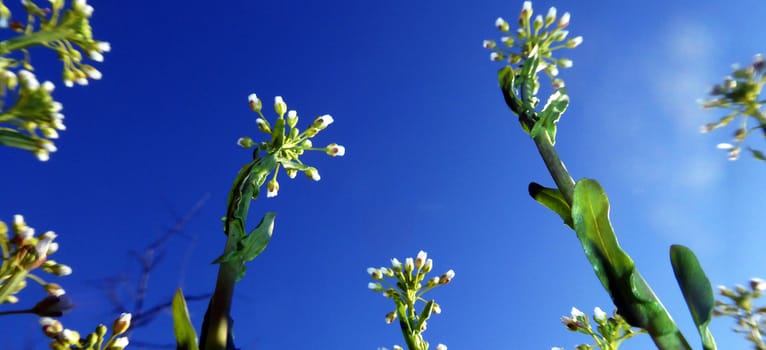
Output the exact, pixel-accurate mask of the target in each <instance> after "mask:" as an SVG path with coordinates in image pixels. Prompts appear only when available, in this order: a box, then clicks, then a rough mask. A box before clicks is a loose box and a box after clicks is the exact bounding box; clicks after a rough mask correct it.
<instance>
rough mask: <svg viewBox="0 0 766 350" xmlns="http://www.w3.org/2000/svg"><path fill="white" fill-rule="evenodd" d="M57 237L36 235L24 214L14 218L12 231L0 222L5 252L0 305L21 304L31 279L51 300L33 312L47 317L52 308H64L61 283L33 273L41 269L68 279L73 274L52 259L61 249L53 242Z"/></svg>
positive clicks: (0, 282) (0, 235)
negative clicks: (48, 280)
mask: <svg viewBox="0 0 766 350" xmlns="http://www.w3.org/2000/svg"><path fill="white" fill-rule="evenodd" d="M56 237H57V235H56V233H55V232H53V231H47V232H45V233H42V234H36V233H35V229H34V228H32V227H31V226H29V225H27V223H26V221H25V220H24V217H23V216H21V215H15V216H14V217H13V224H12V225H11V227H10V229H9V227H8V225H6V224H5V223H4V222H2V221H0V242H2V244H1V245H0V246H1V248H2V253H3V264H2V267H0V304H2V303H16V302H18V301H19V298H18V297H17V296H16V294H18V293H19V292H20V291H21V290H23V289H24V288H25V287H26V285H27V280H32V281H34V282H36V283H38V284H39V285H40V286H41V287H42V288H43V289H45V291H46V292H47V294H48V297H47V298H46V299H43V301H41V302H40V303H38V305H37V306H35V308H33V309H32V310H30V312H32V313H36V314H38V315H41V316H46V314H45V313H46V312H47V311H46V310H51V309H50V308H51V307H53V306H52V305H54V304H55V305H58V306H56V308H61V307H62V306H61V305H63V304H62V301H63V299H64V294H65V293H64V289H63V288H61V286H59V285H58V284H55V283H49V282H46V281H45V280H43V279H42V278H41V277H39V276H36V275H33V274H31V272H32V271H33V270H35V269H38V268H39V269H41V270H42V271H44V272H46V273H49V274H52V275H55V276H67V275H69V274H71V273H72V269H71V268H70V267H69V266H67V265H64V264H59V263H57V262H56V261H54V260H51V259H50V256H51V255H53V254H54V253H56V252H57V251H58V249H59V245H58V243H57V242H54V239H55V238H56ZM54 299H55V300H54ZM60 311H61V312H63V311H66V310H60ZM56 313H60V312H56Z"/></svg>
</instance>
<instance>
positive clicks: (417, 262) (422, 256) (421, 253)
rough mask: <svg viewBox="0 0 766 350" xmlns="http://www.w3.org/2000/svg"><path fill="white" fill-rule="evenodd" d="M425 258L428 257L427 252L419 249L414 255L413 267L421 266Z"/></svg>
mask: <svg viewBox="0 0 766 350" xmlns="http://www.w3.org/2000/svg"><path fill="white" fill-rule="evenodd" d="M426 259H428V253H426V252H424V251H422V250H421V251H419V252H418V255H417V256H416V257H415V267H417V268H421V267H422V266H423V264H425V263H426Z"/></svg>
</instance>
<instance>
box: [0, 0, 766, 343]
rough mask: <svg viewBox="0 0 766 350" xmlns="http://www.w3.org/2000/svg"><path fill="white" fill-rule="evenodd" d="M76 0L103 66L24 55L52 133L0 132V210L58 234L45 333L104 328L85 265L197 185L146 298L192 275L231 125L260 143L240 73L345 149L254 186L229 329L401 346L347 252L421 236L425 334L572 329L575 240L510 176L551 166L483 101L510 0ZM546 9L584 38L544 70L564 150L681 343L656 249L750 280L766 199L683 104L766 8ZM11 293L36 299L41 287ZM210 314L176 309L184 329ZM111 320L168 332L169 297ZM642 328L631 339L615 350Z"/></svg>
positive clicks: (760, 38) (218, 247) (525, 337)
mask: <svg viewBox="0 0 766 350" xmlns="http://www.w3.org/2000/svg"><path fill="white" fill-rule="evenodd" d="M40 3H42V1H40ZM90 3H91V4H92V5H93V6H94V7H95V14H94V18H93V22H92V24H93V26H94V31H95V37H96V38H97V39H100V40H107V41H109V42H111V44H112V52H111V53H109V54H107V55H106V57H105V62H104V63H103V64H99V65H98V68H99V69H100V70H101V71H102V72H103V74H104V78H103V79H102V80H101V81H97V82H93V83H92V84H91V85H90V86H87V87H85V88H82V87H76V88H72V89H66V88H64V87H63V84H61V83H60V81H59V80H57V79H54V78H57V77H58V76H59V75H58V73H57V72H58V69H59V66H58V63H56V62H54V58H53V57H52V56H51V55H50V53H49V52H46V51H43V50H37V51H33V55H34V56H33V57H34V62H35V63H36V64H38V65H40V68H39V72H38V74H40V77H41V79H42V78H43V77H44V75H43V74H44V73H46V72H47V73H48V74H49V75H47V76H48V77H49V79H51V80H54V82H56V83H57V85H59V88H58V89H57V90H56V91H55V94H54V96H55V97H56V98H57V99H58V100H60V101H62V102H63V103H64V113H65V114H66V116H67V119H66V121H67V127H68V128H67V130H66V132H64V133H63V134H62V138H61V139H60V140H59V141H58V142H57V145H58V147H59V151H58V152H57V153H55V154H53V155H52V157H51V160H50V161H49V162H47V163H40V162H38V161H37V160H36V159H35V158H34V157H32V156H31V155H30V154H29V153H27V152H22V151H18V150H13V149H8V148H0V156H1V157H2V159H3V166H2V169H3V170H4V171H2V174H3V175H2V179H3V187H2V191H0V198H2V200H1V201H0V215H1V217H0V219H2V220H4V221H10V220H12V215H13V214H16V213H21V214H24V215H25V217H26V218H27V221H28V222H29V223H30V224H31V225H32V226H34V227H35V228H37V229H38V230H55V231H56V232H57V233H58V234H59V236H60V237H59V239H58V241H59V243H60V245H61V249H60V252H58V253H57V254H56V255H55V256H54V258H55V260H57V261H60V262H63V263H67V264H69V265H71V266H73V268H74V274H73V275H72V276H70V277H68V278H65V279H61V280H60V281H58V282H60V283H61V284H62V285H64V287H65V288H66V289H67V291H68V293H69V294H70V295H71V296H72V298H73V299H74V301H75V303H76V304H77V305H78V308H77V309H75V310H74V311H73V312H72V313H70V314H68V315H66V316H65V317H63V322H64V324H65V326H67V327H70V328H77V329H79V330H81V331H82V332H86V331H88V330H90V329H92V328H93V327H94V326H95V325H96V324H97V323H98V322H111V320H112V319H113V318H114V317H115V316H116V314H115V313H113V310H112V309H111V305H110V304H109V303H108V302H107V301H106V298H105V294H104V293H103V292H102V291H100V290H98V289H97V288H95V287H93V282H94V281H96V282H97V281H99V280H100V279H104V278H107V277H110V276H115V275H119V274H126V275H127V276H128V277H130V278H134V276H136V275H137V273H138V265H137V264H136V263H135V260H133V259H132V258H131V257H130V256H129V254H128V252H129V251H131V250H139V251H140V250H141V249H143V247H144V246H145V245H146V244H148V243H149V242H151V241H152V240H154V239H156V238H157V237H159V236H160V235H161V234H162V233H163V232H164V231H165V230H166V229H167V228H168V227H170V226H172V225H173V223H174V220H175V217H176V216H177V215H178V216H180V215H183V213H185V212H186V211H188V210H189V209H190V208H191V207H193V206H194V204H195V203H196V202H197V201H198V200H199V199H200V198H202V197H203V196H205V195H206V194H209V198H208V200H207V201H206V203H205V205H204V207H203V208H202V209H201V211H200V212H199V214H198V215H197V216H196V217H194V219H193V220H192V221H191V222H190V223H189V224H188V225H187V226H186V228H185V230H184V232H183V234H184V236H183V237H177V238H174V239H173V240H171V241H170V244H169V246H168V249H167V251H166V252H165V255H164V258H163V260H162V262H161V263H160V265H159V267H158V268H157V269H156V270H155V271H154V273H153V274H152V275H151V281H150V288H149V295H148V299H147V302H148V303H149V304H155V303H160V302H163V301H167V300H169V298H170V296H171V295H172V293H173V291H174V289H175V288H177V287H183V288H184V290H185V292H186V293H187V294H200V293H205V292H209V291H211V290H212V287H213V285H214V281H215V273H216V268H215V266H213V265H211V264H210V262H211V261H212V260H213V259H215V258H216V257H217V256H218V255H219V254H220V253H221V251H222V247H223V242H224V235H223V234H222V232H221V222H220V217H221V216H222V215H223V214H224V209H225V202H226V195H227V192H228V190H229V187H230V186H231V183H232V180H233V178H234V176H235V174H236V173H237V171H238V169H239V167H240V166H241V165H243V164H244V163H245V162H247V161H248V159H249V157H250V154H249V152H248V151H243V150H241V149H239V148H238V147H236V145H235V142H236V140H237V138H239V137H240V136H244V135H249V136H259V133H258V132H257V128H256V125H255V123H254V120H255V117H256V115H255V114H254V113H252V112H250V111H249V109H248V106H247V95H248V94H250V93H252V92H255V93H257V94H258V95H259V96H262V97H263V98H264V100H265V105H267V106H271V102H270V101H271V100H272V98H273V96H275V95H281V96H283V97H284V98H285V101H286V102H287V104H288V106H289V107H290V108H291V109H293V108H294V109H297V110H298V113H299V115H303V116H311V117H313V116H315V115H320V114H325V113H329V114H332V115H333V117H334V118H335V123H334V124H333V125H332V126H331V127H330V128H329V129H327V130H326V131H324V132H323V133H322V134H320V135H319V136H318V137H317V139H316V140H317V142H319V143H320V144H324V143H330V142H337V143H340V144H343V145H345V146H346V150H347V152H346V156H345V157H343V158H329V157H326V156H324V155H322V154H320V153H317V154H313V155H309V156H307V157H305V159H306V161H308V162H310V163H312V165H315V166H317V167H318V168H319V171H320V173H321V175H322V180H321V181H320V182H318V183H315V182H313V181H310V180H308V179H306V178H305V177H298V178H297V179H295V180H292V181H288V179H287V178H286V177H284V176H282V177H281V184H282V186H281V190H280V193H279V196H278V197H276V198H274V199H268V200H267V199H265V198H260V199H259V200H257V201H256V202H255V203H254V205H253V207H252V208H253V211H254V212H257V213H258V214H255V215H261V214H262V213H263V212H264V211H266V210H269V211H276V212H277V213H278V217H277V223H276V229H275V234H274V237H273V240H272V243H271V245H269V247H268V248H267V250H266V251H265V252H264V253H263V255H262V256H260V257H259V258H257V259H256V260H255V261H254V262H252V263H251V264H250V265H249V268H248V273H247V275H246V277H245V279H244V281H243V282H242V283H240V284H239V285H238V287H237V291H236V300H235V311H234V314H233V317H234V319H235V322H236V323H235V334H236V340H237V345H238V346H239V347H241V348H243V349H331V348H332V349H376V348H377V347H379V346H386V347H389V348H390V347H391V345H393V344H395V343H398V344H402V340H401V337H400V334H399V330H398V327H397V326H395V325H386V324H385V323H384V315H385V314H386V313H387V312H389V311H391V310H392V308H393V303H392V302H391V301H390V300H387V299H384V298H382V297H381V296H380V295H378V294H376V293H373V292H370V291H369V290H367V282H368V277H367V275H366V273H365V269H366V268H367V267H368V266H381V265H384V264H387V263H388V262H389V259H390V258H392V257H398V258H399V259H400V260H402V259H403V258H405V257H407V256H414V255H415V254H416V253H417V252H418V250H420V249H423V250H426V251H427V252H428V253H429V257H432V258H433V259H434V264H435V265H434V266H435V270H437V271H446V270H447V269H454V270H455V271H456V273H457V276H456V278H455V280H454V281H453V283H452V284H451V285H449V286H448V287H446V288H439V289H437V290H436V291H434V293H433V294H432V295H431V296H432V297H435V298H436V300H437V301H438V302H439V303H440V304H441V305H442V309H443V313H442V314H441V315H438V316H435V317H434V318H432V320H431V321H430V322H429V329H428V331H427V332H426V333H425V336H426V339H427V340H429V341H431V342H432V344H434V345H435V344H437V343H444V344H446V345H448V346H449V348H450V349H549V348H550V347H552V346H563V347H566V348H567V349H572V348H573V347H574V345H575V344H578V343H580V342H583V341H586V340H587V339H586V337H584V336H581V335H574V334H571V333H569V332H568V331H566V330H565V328H564V327H563V325H562V324H561V323H560V321H559V317H560V316H562V315H565V314H568V313H569V309H570V308H571V307H572V306H573V305H574V306H577V307H578V308H580V309H581V310H583V311H586V312H588V313H590V312H591V311H592V310H593V307H594V306H601V307H602V308H604V309H605V310H611V308H612V307H611V303H610V300H609V298H608V296H607V294H606V292H605V291H604V290H603V289H602V288H601V286H600V284H599V282H598V281H597V279H596V277H595V275H594V273H593V272H592V269H591V267H590V265H589V264H588V263H587V260H586V259H585V256H584V254H583V253H582V251H581V249H580V246H579V243H578V242H577V240H576V238H575V235H574V233H573V232H571V231H569V230H568V228H566V227H565V226H564V225H563V224H561V223H560V220H559V219H558V218H557V217H556V216H555V215H554V214H552V213H550V212H548V211H547V210H545V209H544V208H543V207H541V206H539V205H538V204H536V203H535V202H534V201H533V200H531V199H530V198H528V196H527V194H526V189H527V184H528V183H529V182H530V181H538V182H541V183H544V184H549V185H550V184H551V183H552V181H551V180H550V178H549V176H548V175H547V173H546V170H545V168H544V166H543V163H542V161H541V160H540V159H539V156H538V155H537V153H536V151H535V148H534V145H533V143H532V141H531V140H530V139H529V138H528V137H526V136H525V134H523V132H522V131H521V130H520V128H519V127H518V123H517V122H516V117H515V116H514V115H512V114H511V113H510V112H509V111H508V109H507V108H506V106H505V104H504V102H503V99H502V96H501V94H500V91H499V89H498V86H497V81H496V70H497V69H498V68H500V66H499V65H498V64H496V63H493V62H490V61H489V52H487V51H486V50H484V49H483V48H482V47H481V43H482V40H483V39H490V38H494V39H497V38H499V37H500V34H499V33H498V32H497V30H496V29H495V28H494V21H495V18H497V17H498V16H503V17H505V18H507V19H515V18H516V16H517V15H518V11H519V10H520V8H521V3H522V1H494V0H493V1H473V2H463V1H446V2H445V1H428V0H424V1H374V2H373V1H345V2H344V1H323V2H313V3H308V2H306V1H290V0H287V1H271V2H261V1H239V2H237V1H234V2H226V3H221V4H217V3H214V2H209V1H185V2H163V1H159V2H157V1H130V2H124V1H116V2H115V1H95V0H93V1H91V2H90ZM14 5H15V4H14ZM551 5H553V6H556V7H557V8H558V9H559V13H563V12H564V11H569V12H571V14H572V20H571V25H570V29H571V32H572V34H574V35H582V36H584V39H585V40H584V43H583V44H582V45H581V46H580V47H579V48H578V49H576V50H572V51H569V52H567V55H568V57H570V58H571V59H572V60H573V61H574V67H573V68H571V69H568V70H562V72H561V74H562V77H563V78H564V79H566V81H567V85H568V86H569V92H570V96H571V99H572V103H571V107H570V109H569V111H568V112H567V113H566V114H565V115H564V117H563V119H562V121H561V123H560V129H559V138H558V143H557V146H558V148H559V150H560V154H561V156H562V158H563V160H564V162H565V163H566V165H567V167H568V168H569V170H570V171H571V172H572V174H573V175H574V176H575V177H578V178H579V177H591V178H596V179H598V180H599V181H600V182H601V183H602V185H603V186H604V188H605V189H606V190H607V193H608V194H609V196H610V200H611V202H612V205H613V207H612V220H613V224H614V225H615V228H616V231H617V233H618V235H619V238H620V242H621V244H622V245H623V247H624V248H625V249H626V250H627V251H628V252H629V253H630V254H631V255H632V257H633V258H634V260H635V261H636V262H637V265H638V268H639V270H640V271H641V273H642V274H643V275H644V277H645V278H646V279H647V280H648V281H649V283H650V284H651V285H652V287H653V288H654V290H655V292H656V293H657V294H658V295H659V296H660V298H661V299H662V300H663V302H664V303H665V305H666V306H667V307H668V308H669V309H670V312H671V314H672V315H673V316H674V318H675V319H676V320H677V321H678V322H679V324H680V325H681V327H682V330H683V331H684V333H685V334H686V336H687V338H688V339H689V340H690V341H691V342H692V343H693V344H694V346H695V347H697V348H698V347H699V341H698V337H697V335H696V332H695V331H694V327H693V324H692V322H691V320H690V317H689V315H688V311H687V310H686V308H685V306H684V304H683V300H682V296H681V294H680V292H679V291H678V288H677V285H676V282H675V279H674V277H673V273H672V270H671V267H670V263H669V259H668V256H667V254H668V249H669V246H670V245H671V244H673V243H683V244H685V245H687V246H689V247H691V248H692V249H693V250H694V251H695V252H697V253H698V256H699V258H700V260H701V262H702V264H703V266H704V267H705V268H706V270H707V271H708V273H709V276H710V278H711V280H712V281H713V283H714V284H725V285H732V284H735V283H745V282H747V280H748V279H749V278H751V277H753V276H757V275H760V276H764V275H766V270H765V269H764V266H766V255H764V254H763V246H764V238H763V232H762V217H761V215H762V208H764V207H766V197H764V196H761V195H760V193H759V190H758V189H757V188H753V187H754V186H756V184H757V182H753V181H752V179H753V178H762V177H763V175H764V172H766V167H764V164H762V163H758V162H756V161H755V160H752V159H750V158H749V157H744V159H742V160H740V161H737V162H729V161H728V160H727V159H726V156H725V154H724V153H723V152H721V151H718V150H716V149H715V144H717V143H719V142H725V141H728V138H729V135H730V134H728V132H729V131H725V132H717V133H713V134H709V135H702V134H699V132H698V128H699V126H700V125H702V124H704V123H705V122H708V121H710V120H713V119H715V118H717V117H719V116H720V114H717V113H716V112H710V111H703V110H701V109H699V107H698V106H697V104H696V103H695V100H696V99H698V98H701V97H704V96H705V94H706V92H707V91H708V88H709V87H710V86H712V84H713V83H716V82H718V81H719V79H721V78H722V77H723V76H724V75H725V74H728V73H729V71H730V70H729V67H730V65H731V64H732V63H736V62H741V63H749V62H750V60H751V59H752V56H753V55H754V54H755V53H758V52H763V51H764V47H763V46H762V43H764V42H766V32H764V31H763V26H762V19H763V14H764V13H766V3H764V2H763V1H761V0H747V1H746V0H741V1H740V0H736V1H726V2H717V1H716V2H714V1H655V0H651V1H642V2H612V1H589V2H554V1H535V2H534V7H535V9H536V10H537V12H538V13H540V12H544V11H546V10H547V8H548V7H549V6H551ZM512 22H513V21H512ZM267 109H268V112H269V114H267V115H268V116H270V117H271V118H273V117H274V115H273V114H272V113H271V109H270V108H267ZM302 122H303V123H306V122H308V121H307V120H305V119H304V120H303V121H302ZM751 142H753V143H757V144H760V143H761V140H759V139H757V138H754V139H753V140H751ZM257 219H258V217H255V216H254V220H257ZM30 289H34V288H30ZM35 293H36V292H35ZM27 295H30V297H28V299H27V300H26V302H27V303H31V302H33V300H34V297H33V296H37V295H39V294H34V293H30V294H27ZM205 307H206V303H205V302H197V303H193V304H191V307H190V309H191V313H192V318H193V321H194V322H195V325H197V327H199V324H200V323H201V321H202V316H203V313H204V308H205ZM10 322H16V323H18V324H17V325H14V326H13V327H12V328H5V329H6V330H9V329H13V330H14V332H16V333H14V334H16V335H18V336H17V337H14V339H13V342H12V343H11V344H10V345H8V344H4V349H11V350H13V349H19V350H21V349H23V345H24V344H26V343H28V342H30V341H33V342H34V343H36V344H38V345H37V346H36V347H35V349H39V348H42V347H43V346H44V345H43V344H46V342H45V340H44V338H43V336H42V335H41V334H40V332H39V329H38V327H37V324H36V321H35V320H34V319H33V317H31V316H30V317H20V318H18V319H16V320H15V321H13V320H6V319H4V320H3V327H6V326H7V325H8V323H10ZM731 326H732V322H730V320H728V319H717V320H715V321H714V322H713V332H714V334H715V336H716V338H717V339H718V340H719V346H720V347H722V348H726V349H734V348H745V347H747V344H746V343H745V342H744V341H742V340H740V339H739V336H736V335H733V333H731V332H730V331H729V328H730V327H731ZM3 333H4V332H3ZM4 334H5V335H7V334H9V333H4ZM132 339H133V340H135V341H139V340H140V341H145V342H156V343H172V341H173V340H172V330H171V321H170V315H169V314H168V313H164V314H161V315H160V316H159V317H158V318H157V319H156V321H155V322H154V323H152V324H151V326H149V327H145V328H140V329H138V330H136V332H134V333H133V335H132ZM648 344H650V341H649V340H648V337H643V338H642V340H640V341H636V342H633V343H629V344H627V345H626V346H625V347H624V348H625V349H646V348H648V347H649V345H648ZM9 346H10V347H9ZM131 348H132V346H131Z"/></svg>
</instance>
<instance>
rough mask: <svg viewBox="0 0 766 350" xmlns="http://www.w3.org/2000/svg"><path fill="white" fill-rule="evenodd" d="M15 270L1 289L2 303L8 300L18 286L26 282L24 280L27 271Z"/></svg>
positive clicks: (0, 299)
mask: <svg viewBox="0 0 766 350" xmlns="http://www.w3.org/2000/svg"><path fill="white" fill-rule="evenodd" d="M15 270H16V271H14V272H13V274H12V275H11V278H9V279H8V280H7V281H5V284H3V286H2V287H0V303H2V302H3V301H4V300H5V299H7V298H8V296H10V295H11V293H12V292H13V291H14V290H16V289H17V287H18V284H19V283H21V282H22V281H24V278H26V276H27V273H28V272H27V270H25V269H22V268H21V267H16V268H15Z"/></svg>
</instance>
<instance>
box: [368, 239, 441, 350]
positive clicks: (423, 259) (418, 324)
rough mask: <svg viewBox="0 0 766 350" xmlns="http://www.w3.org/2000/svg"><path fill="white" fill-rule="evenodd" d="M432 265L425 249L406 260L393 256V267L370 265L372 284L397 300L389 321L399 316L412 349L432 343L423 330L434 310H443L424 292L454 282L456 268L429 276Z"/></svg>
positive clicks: (372, 286)
mask: <svg viewBox="0 0 766 350" xmlns="http://www.w3.org/2000/svg"><path fill="white" fill-rule="evenodd" d="M432 269H433V261H432V260H431V259H429V258H428V254H427V253H426V252H424V251H422V250H421V251H420V252H418V255H417V256H416V257H415V258H406V259H405V260H404V264H402V263H401V262H400V261H399V260H398V259H396V258H393V259H391V267H380V268H375V267H370V268H368V269H367V273H368V274H369V275H370V277H371V278H372V280H373V281H372V282H370V283H369V284H368V288H369V289H371V290H373V291H376V292H380V293H382V294H383V296H384V297H386V298H391V299H393V301H394V305H395V309H394V311H391V312H389V313H388V314H386V323H389V324H390V323H392V322H394V320H396V319H397V318H398V319H399V324H400V326H401V328H402V332H403V335H404V337H405V340H406V341H407V343H408V344H410V346H411V347H410V348H411V349H412V346H414V347H415V348H416V349H427V348H428V343H427V342H425V340H423V338H422V335H421V333H422V332H424V331H425V330H426V328H427V320H428V319H429V318H430V317H431V314H440V313H441V312H442V310H441V306H439V304H437V303H436V301H435V300H433V299H431V300H426V299H425V298H423V295H424V294H425V293H426V292H428V291H430V290H431V289H434V288H436V287H438V286H442V285H445V284H448V283H450V282H451V281H452V279H454V278H455V271H453V270H449V271H447V272H445V273H443V274H441V275H439V276H433V277H430V278H429V277H428V276H427V275H428V273H430V272H431V270H432ZM418 302H423V303H425V305H424V306H423V308H422V310H420V311H418V310H417V305H416V304H417V303H418ZM394 349H397V347H396V346H395V347H394ZM399 349H401V348H399ZM437 349H445V350H446V349H447V346H446V345H444V344H439V345H438V346H437Z"/></svg>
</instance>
